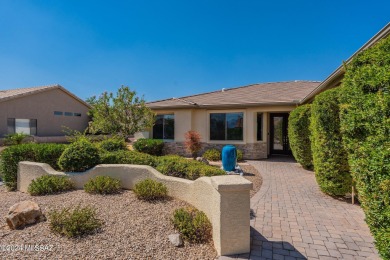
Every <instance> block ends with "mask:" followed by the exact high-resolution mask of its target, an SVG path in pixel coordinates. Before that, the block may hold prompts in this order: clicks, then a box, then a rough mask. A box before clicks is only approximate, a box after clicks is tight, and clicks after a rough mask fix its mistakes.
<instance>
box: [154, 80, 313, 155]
mask: <svg viewBox="0 0 390 260" xmlns="http://www.w3.org/2000/svg"><path fill="white" fill-rule="evenodd" d="M319 84H320V82H315V81H291V82H274V83H262V84H254V85H249V86H244V87H238V88H231V89H222V90H220V91H214V92H210V93H204V94H199V95H193V96H187V97H181V98H172V99H166V100H161V101H155V102H150V103H147V105H148V106H149V107H150V108H151V109H152V110H153V111H155V112H156V114H157V121H156V123H155V125H154V127H153V129H152V130H151V131H150V136H151V137H152V138H156V139H163V140H164V141H166V145H165V146H166V149H167V152H168V153H179V154H186V151H185V148H184V143H183V142H184V140H185V139H184V134H185V133H186V132H187V131H189V130H195V131H197V132H199V133H200V135H201V136H202V142H203V149H204V150H205V149H209V148H219V149H221V148H222V147H223V146H224V145H226V144H234V145H235V146H236V147H237V148H238V149H241V150H242V151H243V153H244V158H246V159H261V158H267V156H268V155H269V154H290V153H291V151H290V148H289V145H288V139H287V121H288V115H289V112H290V111H292V110H293V109H294V108H295V107H296V106H297V105H298V104H299V103H300V102H301V100H302V99H303V98H305V97H306V96H307V95H308V94H309V93H311V92H312V91H313V90H314V89H315V88H316V87H318V85H319Z"/></svg>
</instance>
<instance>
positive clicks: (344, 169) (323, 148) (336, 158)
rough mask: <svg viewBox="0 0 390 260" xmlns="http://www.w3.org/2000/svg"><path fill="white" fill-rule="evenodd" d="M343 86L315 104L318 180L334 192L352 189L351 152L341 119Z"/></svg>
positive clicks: (313, 122)
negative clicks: (345, 142)
mask: <svg viewBox="0 0 390 260" xmlns="http://www.w3.org/2000/svg"><path fill="white" fill-rule="evenodd" d="M339 110H340V109H339V89H331V90H327V91H325V92H323V93H321V94H319V95H318V96H316V97H315V99H314V102H313V104H312V106H311V120H310V121H311V123H310V130H311V148H312V152H313V163H314V170H315V175H316V179H317V182H318V184H319V186H320V188H321V190H322V191H323V192H325V193H327V194H330V195H336V196H337V195H345V194H346V193H348V192H350V191H351V188H352V177H351V174H350V172H349V166H348V158H347V152H346V151H345V149H344V146H343V143H342V136H341V133H340V119H339Z"/></svg>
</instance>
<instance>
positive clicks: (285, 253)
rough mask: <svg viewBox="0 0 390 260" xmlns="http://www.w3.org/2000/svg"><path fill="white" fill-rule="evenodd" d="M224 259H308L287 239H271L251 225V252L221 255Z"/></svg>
mask: <svg viewBox="0 0 390 260" xmlns="http://www.w3.org/2000/svg"><path fill="white" fill-rule="evenodd" d="M219 259H220V260H224V259H226V260H227V259H307V258H306V257H305V256H304V255H303V254H301V253H300V252H299V251H298V250H297V249H295V247H294V246H293V245H291V244H290V243H289V242H285V241H269V240H267V239H266V238H265V237H264V236H263V235H262V234H260V233H259V232H258V231H257V230H255V229H254V228H252V227H251V252H250V253H247V254H239V255H231V256H221V257H220V258H219Z"/></svg>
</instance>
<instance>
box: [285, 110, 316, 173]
mask: <svg viewBox="0 0 390 260" xmlns="http://www.w3.org/2000/svg"><path fill="white" fill-rule="evenodd" d="M310 108H311V105H309V104H308V105H303V106H300V107H297V108H296V109H294V110H293V111H292V112H291V113H290V116H289V118H288V139H289V142H290V147H291V151H292V153H293V155H294V158H295V160H297V162H298V163H300V164H301V165H302V167H303V168H305V169H313V156H312V153H311V142H310V116H311V109H310Z"/></svg>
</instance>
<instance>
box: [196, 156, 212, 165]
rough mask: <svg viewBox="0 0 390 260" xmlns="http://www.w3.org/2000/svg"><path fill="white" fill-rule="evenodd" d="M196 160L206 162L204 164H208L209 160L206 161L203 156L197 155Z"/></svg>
mask: <svg viewBox="0 0 390 260" xmlns="http://www.w3.org/2000/svg"><path fill="white" fill-rule="evenodd" d="M196 160H197V161H198V162H202V163H204V164H206V165H209V161H207V160H206V159H205V158H203V157H197V158H196Z"/></svg>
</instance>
